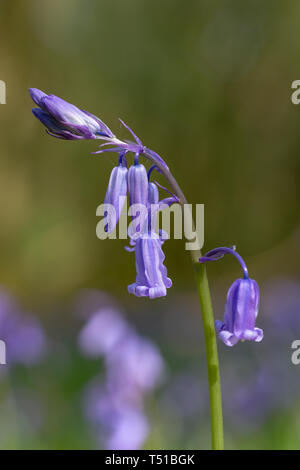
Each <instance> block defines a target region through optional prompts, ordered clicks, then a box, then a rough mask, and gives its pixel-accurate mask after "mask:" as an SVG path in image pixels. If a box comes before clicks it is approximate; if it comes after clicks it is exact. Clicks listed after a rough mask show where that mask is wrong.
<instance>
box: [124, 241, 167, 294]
mask: <svg viewBox="0 0 300 470" xmlns="http://www.w3.org/2000/svg"><path fill="white" fill-rule="evenodd" d="M164 259H165V255H164V253H163V251H162V243H161V241H160V239H159V237H158V236H157V235H156V234H154V233H150V234H148V235H146V236H143V237H140V238H138V239H137V240H136V245H135V261H136V271H137V276H136V282H135V283H133V284H131V285H129V286H128V291H129V292H130V293H131V294H134V295H135V296H137V297H149V298H150V299H155V298H157V297H164V296H165V295H167V289H168V288H169V287H171V285H172V281H171V279H170V278H168V277H167V268H166V267H165V265H164V264H163V262H164Z"/></svg>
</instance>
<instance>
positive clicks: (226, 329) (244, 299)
mask: <svg viewBox="0 0 300 470" xmlns="http://www.w3.org/2000/svg"><path fill="white" fill-rule="evenodd" d="M225 254H233V255H234V256H235V257H236V258H237V259H238V261H239V262H240V264H241V266H242V269H243V272H244V278H243V279H237V280H236V281H234V283H233V284H232V286H231V287H230V289H229V291H228V294H227V300H226V305H225V316H224V322H222V321H220V320H216V321H215V327H216V330H217V333H218V336H219V338H220V339H221V340H222V341H223V343H225V344H226V346H234V345H235V344H236V343H237V342H238V341H245V340H248V341H256V342H259V341H261V340H262V339H263V331H262V330H261V329H260V328H256V327H255V322H256V318H257V315H258V309H259V287H258V285H257V283H256V281H254V280H253V279H250V278H249V276H248V270H247V267H246V264H245V262H244V260H243V259H242V257H241V256H240V255H239V254H238V253H236V251H235V250H234V249H233V248H226V247H220V248H216V249H214V250H211V251H209V252H208V253H206V254H205V255H204V256H203V257H201V258H200V259H199V261H200V263H205V262H207V261H215V260H218V259H220V258H222V257H223V256H224V255H225Z"/></svg>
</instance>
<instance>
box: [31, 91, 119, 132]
mask: <svg viewBox="0 0 300 470" xmlns="http://www.w3.org/2000/svg"><path fill="white" fill-rule="evenodd" d="M29 93H30V95H31V98H32V99H33V101H34V102H35V103H36V104H37V105H38V106H39V107H38V108H33V110H32V112H33V114H34V116H35V117H37V118H38V119H39V120H40V121H41V123H42V124H44V126H45V127H46V128H47V132H48V133H49V134H50V135H52V136H53V137H58V138H60V139H65V140H78V139H99V138H103V137H104V138H114V134H113V133H112V132H111V130H110V129H109V128H108V127H107V126H106V125H105V124H104V123H103V122H102V121H101V120H100V119H99V118H97V117H96V116H94V115H93V114H90V113H89V112H87V111H84V110H81V109H79V108H77V107H76V106H74V105H73V104H71V103H68V102H67V101H64V100H63V99H61V98H59V97H58V96H55V95H46V93H44V92H42V91H41V90H38V89H37V88H30V89H29Z"/></svg>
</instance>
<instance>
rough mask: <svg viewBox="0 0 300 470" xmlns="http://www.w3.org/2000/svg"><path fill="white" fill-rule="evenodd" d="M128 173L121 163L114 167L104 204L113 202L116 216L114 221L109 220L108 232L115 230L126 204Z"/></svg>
mask: <svg viewBox="0 0 300 470" xmlns="http://www.w3.org/2000/svg"><path fill="white" fill-rule="evenodd" d="M127 173H128V170H127V168H126V166H123V165H122V164H120V165H118V166H116V167H115V168H113V170H112V172H111V175H110V179H109V183H108V188H107V191H106V195H105V199H104V204H111V205H112V206H113V207H114V209H115V214H116V217H115V220H114V222H113V223H110V222H108V227H107V228H106V231H108V232H112V231H113V230H114V228H115V226H116V225H117V223H118V220H119V218H120V215H121V212H122V209H123V207H124V204H125V200H126V198H125V196H126V194H127Z"/></svg>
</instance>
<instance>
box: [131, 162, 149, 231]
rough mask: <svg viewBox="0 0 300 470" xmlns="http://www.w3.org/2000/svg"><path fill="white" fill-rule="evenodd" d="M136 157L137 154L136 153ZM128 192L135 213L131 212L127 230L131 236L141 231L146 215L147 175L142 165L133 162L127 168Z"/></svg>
mask: <svg viewBox="0 0 300 470" xmlns="http://www.w3.org/2000/svg"><path fill="white" fill-rule="evenodd" d="M137 159H138V154H136V160H137ZM128 193H129V204H130V206H131V209H132V210H133V211H134V213H135V214H134V213H132V216H133V220H132V226H131V227H130V228H129V230H128V233H129V235H130V237H132V236H138V235H140V234H141V233H142V231H143V229H144V228H145V221H146V218H147V217H148V211H147V207H148V176H147V170H146V168H145V167H144V165H142V164H139V163H135V164H134V165H132V166H131V167H130V168H129V170H128ZM134 206H135V207H134Z"/></svg>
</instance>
